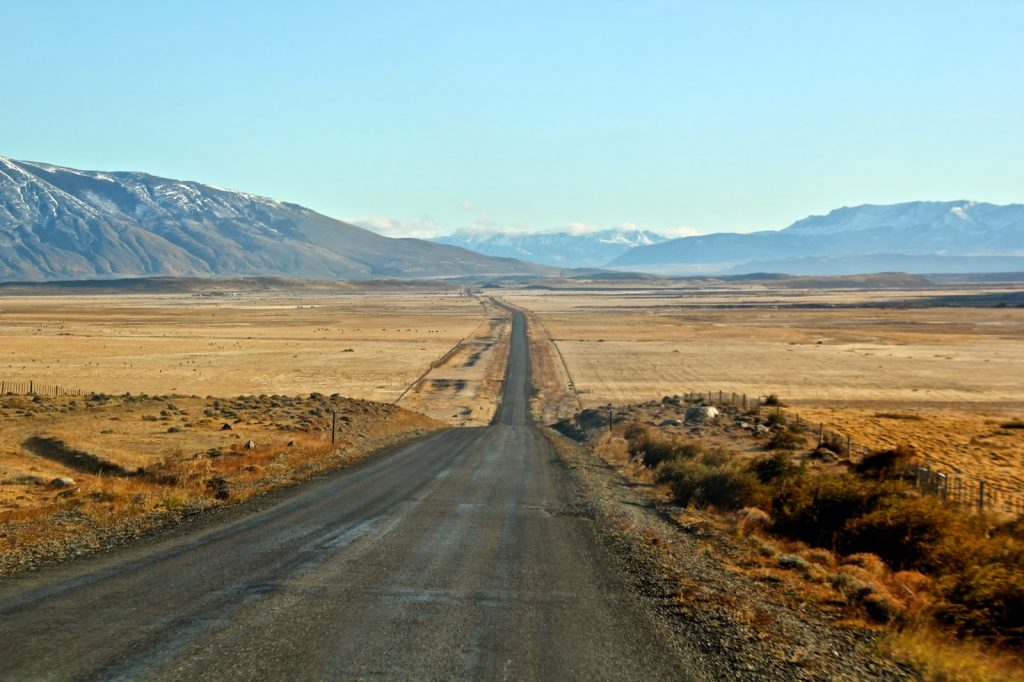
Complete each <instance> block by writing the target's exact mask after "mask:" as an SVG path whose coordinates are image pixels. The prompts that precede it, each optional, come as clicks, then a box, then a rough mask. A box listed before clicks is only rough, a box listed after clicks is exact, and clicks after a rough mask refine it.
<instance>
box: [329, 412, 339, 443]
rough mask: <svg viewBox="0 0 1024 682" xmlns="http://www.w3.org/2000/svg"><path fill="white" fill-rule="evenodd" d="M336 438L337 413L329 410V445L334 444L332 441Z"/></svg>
mask: <svg viewBox="0 0 1024 682" xmlns="http://www.w3.org/2000/svg"><path fill="white" fill-rule="evenodd" d="M337 438H338V413H337V412H336V411H332V412H331V445H334V441H335V440H336V439H337Z"/></svg>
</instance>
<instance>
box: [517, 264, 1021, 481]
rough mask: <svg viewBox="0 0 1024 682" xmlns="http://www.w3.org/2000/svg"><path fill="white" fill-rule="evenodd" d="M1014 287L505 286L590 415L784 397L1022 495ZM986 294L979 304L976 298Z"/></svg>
mask: <svg viewBox="0 0 1024 682" xmlns="http://www.w3.org/2000/svg"><path fill="white" fill-rule="evenodd" d="M1020 292H1021V287H1020V286H1019V285H999V286H993V287H984V288H979V287H972V288H968V289H960V288H954V287H948V286H943V287H931V288H929V287H920V286H917V287H913V288H905V289H901V288H881V289H879V288H872V287H868V286H865V287H852V288H842V289H822V288H806V289H799V288H788V287H787V288H782V287H779V288H773V287H771V286H765V285H763V284H737V285H734V286H722V285H720V286H718V287H717V288H707V287H701V288H698V287H694V288H692V289H687V288H683V287H676V288H672V289H667V288H664V287H661V288H659V287H651V286H645V285H643V284H641V285H634V286H633V287H626V286H616V287H609V288H607V289H606V290H601V291H596V290H594V289H592V288H587V287H586V286H582V285H581V286H580V287H578V288H575V289H572V288H568V287H565V288H549V289H530V290H519V291H512V292H506V294H505V298H506V299H507V300H508V301H509V302H511V303H513V304H515V305H517V306H521V307H523V308H526V309H529V310H531V311H533V312H534V313H536V315H537V316H538V317H539V319H540V320H541V321H542V322H543V324H544V327H545V329H546V330H547V332H548V333H549V334H550V336H551V337H552V339H553V340H554V341H555V343H556V345H557V348H558V351H559V353H560V355H561V358H562V360H563V361H564V365H565V368H566V369H567V371H568V380H567V381H568V383H569V384H570V385H571V386H573V387H575V390H576V391H577V394H578V397H579V401H580V402H581V403H582V405H583V406H584V407H597V406H601V405H605V404H609V403H611V404H620V405H622V404H627V403H635V402H642V401H647V400H652V399H659V398H661V397H662V396H665V395H677V394H681V393H684V392H687V391H708V390H710V391H713V392H714V393H716V394H717V392H718V391H724V392H726V393H732V392H735V393H737V394H747V395H748V396H749V397H750V398H751V399H753V398H755V397H756V396H767V395H770V394H775V395H777V396H779V397H780V398H781V399H782V400H783V401H784V402H785V403H786V405H788V406H790V409H792V410H795V411H798V412H800V413H801V414H802V415H803V416H804V417H806V418H808V419H811V420H814V421H822V422H825V423H826V424H827V425H828V426H829V427H830V428H832V429H833V430H836V431H839V432H844V433H848V434H850V435H851V436H852V437H853V438H854V439H855V440H856V441H857V442H859V443H860V444H862V445H864V446H866V447H891V446H893V445H899V444H903V445H912V446H914V447H915V448H917V449H918V451H919V452H921V454H922V455H923V456H925V457H929V458H931V459H932V460H934V461H935V462H936V464H937V465H939V466H941V467H943V468H944V469H946V470H954V471H955V472H958V473H963V474H964V475H967V476H977V477H989V480H994V481H999V482H1000V483H1002V484H1005V485H1006V486H1007V487H1008V488H1013V489H1019V490H1024V431H1022V430H1021V429H1013V428H1010V429H1007V428H1003V425H1004V424H1012V423H1014V421H1015V420H1016V419H1018V418H1019V417H1021V416H1024V308H1022V307H1013V305H1005V303H1001V298H1002V297H1008V298H1007V300H1010V301H1013V302H1016V301H1018V300H1019V296H1020ZM975 301H984V302H985V304H984V305H975V304H974V302H975Z"/></svg>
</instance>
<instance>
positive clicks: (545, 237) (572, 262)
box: [433, 229, 665, 268]
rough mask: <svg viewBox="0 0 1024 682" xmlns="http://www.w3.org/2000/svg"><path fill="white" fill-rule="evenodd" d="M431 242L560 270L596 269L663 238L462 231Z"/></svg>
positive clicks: (636, 233) (642, 233)
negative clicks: (555, 267)
mask: <svg viewBox="0 0 1024 682" xmlns="http://www.w3.org/2000/svg"><path fill="white" fill-rule="evenodd" d="M433 241H435V242H437V243H439V244H450V245H452V246H461V247H463V248H466V249H470V250H472V251H476V252H477V253H483V254H486V255H488V256H500V257H503V258H518V259H521V260H525V261H530V262H532V263H541V264H543V265H552V266H558V267H564V268H585V267H598V266H601V265H604V264H605V263H607V262H608V261H610V260H612V259H613V258H616V257H617V256H619V255H621V254H623V253H625V252H626V251H628V250H629V249H632V248H633V247H636V246H649V245H651V244H658V243H661V242H663V241H665V237H662V236H661V235H659V234H656V233H654V232H650V231H648V230H628V229H618V230H603V231H600V232H591V233H587V234H572V233H569V232H549V233H537V234H510V233H501V232H487V233H484V232H469V231H462V232H456V233H454V234H450V235H446V236H444V237H437V238H435V239H434V240H433Z"/></svg>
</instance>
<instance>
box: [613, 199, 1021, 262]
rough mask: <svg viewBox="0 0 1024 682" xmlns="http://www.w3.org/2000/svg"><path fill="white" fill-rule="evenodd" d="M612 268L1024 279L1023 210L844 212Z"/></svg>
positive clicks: (641, 250) (671, 245)
mask: <svg viewBox="0 0 1024 682" xmlns="http://www.w3.org/2000/svg"><path fill="white" fill-rule="evenodd" d="M607 267H610V268H614V269H622V270H636V271H643V272H654V273H660V274H698V273H700V274H745V273H753V272H784V273H788V274H808V275H810V274H814V275H830V274H852V273H868V272H883V271H893V270H898V271H902V272H911V273H940V272H1006V271H1009V270H1022V271H1024V205H1021V204H1010V205H1006V206H997V205H994V204H985V203H977V202H971V201H945V202H938V201H915V202H910V203H902V204H892V205H888V206H875V205H870V204H869V205H863V206H855V207H845V208H839V209H836V210H834V211H832V212H830V213H829V214H828V215H824V216H810V217H808V218H804V219H803V220H798V221H797V222H795V223H793V224H792V225H790V226H789V227H787V228H786V229H784V230H779V231H765V232H753V233H750V234H735V233H720V234H709V235H701V236H697V237H683V238H680V239H671V240H668V241H665V242H662V243H660V244H653V245H650V246H638V247H637V248H634V249H631V250H629V251H627V252H625V253H624V254H622V255H621V256H619V257H617V258H616V259H615V260H613V261H611V262H610V263H608V264H607Z"/></svg>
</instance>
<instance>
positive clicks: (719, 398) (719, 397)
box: [718, 391, 722, 405]
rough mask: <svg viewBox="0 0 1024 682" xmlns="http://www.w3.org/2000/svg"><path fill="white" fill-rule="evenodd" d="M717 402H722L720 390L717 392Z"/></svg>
mask: <svg viewBox="0 0 1024 682" xmlns="http://www.w3.org/2000/svg"><path fill="white" fill-rule="evenodd" d="M718 404H719V405H721V404H722V392H721V391H719V392H718Z"/></svg>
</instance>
